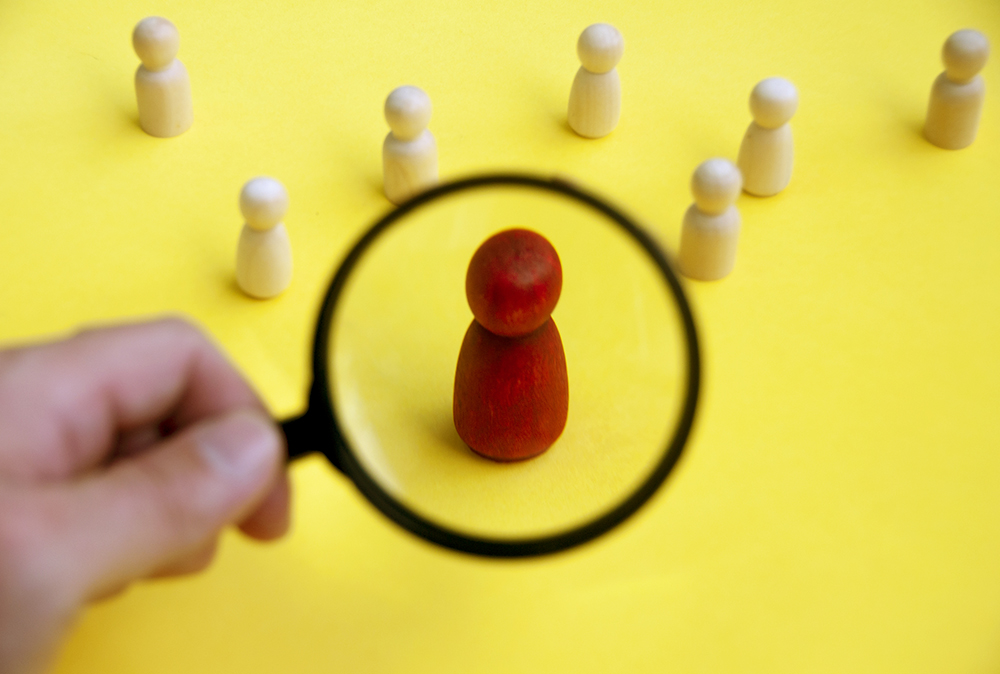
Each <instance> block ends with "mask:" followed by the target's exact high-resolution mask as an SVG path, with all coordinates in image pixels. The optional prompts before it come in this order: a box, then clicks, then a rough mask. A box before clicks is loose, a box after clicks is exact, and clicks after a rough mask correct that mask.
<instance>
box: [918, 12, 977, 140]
mask: <svg viewBox="0 0 1000 674" xmlns="http://www.w3.org/2000/svg"><path fill="white" fill-rule="evenodd" d="M989 55H990V42H989V40H987V39H986V36H985V35H983V34H982V33H980V32H979V31H977V30H971V29H968V28H967V29H965V30H960V31H957V32H955V33H952V35H951V36H950V37H949V38H948V39H947V41H945V43H944V49H942V51H941V60H942V61H944V72H943V73H941V74H940V75H938V77H937V79H936V80H934V86H933V87H932V88H931V100H930V104H929V105H928V107H927V122H926V124H925V125H924V135H925V136H926V137H927V140H929V141H930V142H932V143H934V144H935V145H937V146H938V147H941V148H944V149H945V150H961V149H962V148H963V147H968V146H969V145H972V141H974V140H975V139H976V131H977V130H978V129H979V115H980V113H981V112H982V110H983V98H984V97H985V95H986V83H985V82H983V76H982V75H980V74H979V71H980V70H982V69H983V66H985V65H986V59H987V58H988V57H989Z"/></svg>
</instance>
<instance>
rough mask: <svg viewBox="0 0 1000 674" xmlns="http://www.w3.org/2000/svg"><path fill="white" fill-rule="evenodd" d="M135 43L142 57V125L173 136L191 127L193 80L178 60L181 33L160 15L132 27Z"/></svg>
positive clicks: (138, 84)
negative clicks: (191, 80) (133, 28)
mask: <svg viewBox="0 0 1000 674" xmlns="http://www.w3.org/2000/svg"><path fill="white" fill-rule="evenodd" d="M132 46H133V47H134V48H135V53H136V54H138V55H139V58H140V59H141V60H142V65H141V66H139V69H138V70H136V71H135V97H136V100H137V102H138V104H139V125H140V126H142V130H143V131H145V132H146V133H148V134H149V135H150V136H156V137H158V138H172V137H173V136H179V135H181V134H182V133H184V132H185V131H187V130H188V129H190V128H191V123H192V122H193V121H194V111H193V110H192V106H191V82H190V80H189V79H188V74H187V70H186V69H185V68H184V64H183V63H181V62H180V61H178V60H177V58H176V57H177V48H178V47H179V46H180V34H179V33H178V32H177V28H176V27H175V26H174V24H172V23H170V22H169V21H168V20H166V19H164V18H162V17H159V16H150V17H147V18H145V19H143V20H142V21H140V22H139V23H138V24H137V25H136V27H135V30H134V31H132Z"/></svg>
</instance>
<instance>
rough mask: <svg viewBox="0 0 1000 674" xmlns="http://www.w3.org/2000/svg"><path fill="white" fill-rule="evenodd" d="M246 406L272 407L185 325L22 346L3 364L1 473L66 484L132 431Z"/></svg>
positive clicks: (162, 324) (107, 331)
mask: <svg viewBox="0 0 1000 674" xmlns="http://www.w3.org/2000/svg"><path fill="white" fill-rule="evenodd" d="M246 407H252V408H254V409H258V410H264V407H263V405H262V403H261V402H260V399H259V398H258V397H257V395H256V394H255V393H254V391H253V390H252V389H251V388H250V386H249V385H248V384H247V383H246V381H245V380H244V379H243V377H242V376H240V374H239V373H238V372H237V371H236V370H235V369H234V368H233V366H232V365H231V364H230V363H228V362H227V361H226V359H225V358H224V357H223V355H222V354H221V353H220V352H219V350H218V349H217V348H216V347H215V346H213V345H212V344H211V342H209V341H208V339H207V338H206V337H205V336H204V335H203V334H202V333H201V332H199V331H198V330H197V329H196V328H194V327H193V326H191V325H190V324H188V323H186V322H184V321H181V320H178V319H166V320H159V321H154V322H149V323H141V324H135V325H126V326H119V327H112V328H102V329H98V330H90V331H86V332H82V333H80V334H78V335H76V336H75V337H73V338H71V339H69V340H65V341H63V342H57V343H52V344H45V345H41V346H30V347H24V348H21V349H16V350H13V351H10V352H8V353H6V354H5V356H4V358H3V360H2V361H0V428H3V429H4V434H3V437H2V438H0V471H2V472H3V473H4V474H5V475H7V476H8V478H15V479H17V478H22V479H36V480H44V479H60V478H65V477H67V476H68V475H72V474H75V473H79V472H82V471H85V470H87V469H89V468H92V467H93V466H96V465H98V464H99V463H101V461H103V460H104V458H105V457H106V455H107V453H108V451H109V450H110V449H111V448H113V447H114V446H115V444H116V439H117V438H118V437H119V435H121V434H127V433H128V432H129V431H131V430H132V429H136V428H141V427H143V426H148V425H150V424H153V425H158V424H160V423H161V422H162V421H164V420H165V419H166V420H168V421H169V423H170V425H172V426H173V427H174V428H180V427H183V426H185V425H187V424H190V423H194V422H196V421H198V420H200V419H204V418H208V417H210V416H212V415H216V414H221V413H224V412H228V411H231V410H234V409H239V408H246ZM25 456H31V457H34V460H33V461H30V462H28V461H25V460H24V457H25Z"/></svg>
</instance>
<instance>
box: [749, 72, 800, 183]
mask: <svg viewBox="0 0 1000 674" xmlns="http://www.w3.org/2000/svg"><path fill="white" fill-rule="evenodd" d="M798 105H799V94H798V92H797V91H796V90H795V85H793V84H792V83H791V82H789V81H788V80H786V79H783V78H781V77H769V78H767V79H766V80H762V81H760V82H759V83H758V84H757V86H755V87H754V88H753V91H752V92H751V93H750V113H751V114H752V115H753V121H752V122H750V126H749V128H747V132H746V135H744V136H743V143H742V144H741V145H740V155H739V158H738V159H737V160H736V164H737V166H739V167H740V171H741V172H742V173H743V189H744V190H746V191H747V192H749V193H750V194H753V195H756V196H758V197H770V196H774V195H775V194H777V193H778V192H780V191H781V190H783V189H785V188H786V187H788V183H789V181H790V180H791V179H792V160H793V157H794V145H793V143H792V127H791V125H790V124H789V120H791V118H792V115H794V114H795V110H796V108H798Z"/></svg>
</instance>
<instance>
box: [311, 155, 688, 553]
mask: <svg viewBox="0 0 1000 674" xmlns="http://www.w3.org/2000/svg"><path fill="white" fill-rule="evenodd" d="M491 186H517V187H531V188H537V189H539V190H543V191H547V192H551V193H554V194H558V195H563V196H566V197H569V198H570V199H572V200H575V201H578V202H581V203H583V204H586V205H588V206H590V207H591V208H593V209H595V210H597V211H598V212H600V213H602V214H604V215H605V216H607V217H608V218H609V219H610V220H611V221H613V222H615V223H616V224H617V225H618V226H620V227H621V228H622V229H623V230H624V231H625V232H626V233H627V234H628V235H629V236H631V237H632V238H633V239H634V240H635V241H636V243H638V244H639V245H640V246H641V247H642V249H643V250H644V251H645V252H646V254H647V255H649V257H650V258H651V259H652V260H653V262H654V263H655V264H656V267H657V268H658V269H659V271H660V274H661V275H662V277H663V280H664V281H665V282H666V284H667V287H668V288H669V289H670V292H671V293H672V295H673V297H674V299H675V300H676V302H677V308H678V309H679V311H680V315H681V319H682V321H683V324H684V339H685V343H686V346H687V362H688V371H687V387H686V388H687V390H686V393H685V399H684V407H683V410H682V412H681V415H680V418H679V423H678V425H677V429H676V431H675V433H674V436H673V438H671V440H670V441H669V443H668V445H667V447H666V451H665V452H664V455H663V458H662V459H661V460H660V462H659V464H658V465H657V466H656V468H655V469H654V470H653V471H652V472H651V473H650V475H649V477H648V478H647V479H646V481H645V482H644V483H643V484H642V485H641V486H640V487H639V488H638V489H636V490H635V491H634V492H633V493H632V494H631V495H630V496H629V497H628V498H627V499H625V500H624V501H622V502H621V503H619V504H618V505H617V506H615V507H614V508H612V509H611V510H609V511H608V512H606V513H605V514H603V515H601V516H600V517H598V518H597V519H595V520H592V521H590V522H587V523H586V524H583V525H581V526H579V527H577V528H575V529H570V530H568V531H564V532H560V533H558V534H554V535H549V536H538V537H533V538H487V537H478V536H470V535H468V534H464V533H461V532H459V531H456V530H454V529H449V528H447V527H444V526H441V525H439V524H435V523H434V522H432V521H431V520H428V519H426V518H424V517H422V516H421V515H419V514H417V513H416V512H415V511H413V510H411V509H410V508H408V507H406V506H405V505H403V504H402V503H400V502H399V501H397V500H396V499H395V498H394V497H393V496H392V495H390V494H389V493H387V492H386V491H385V490H383V489H382V487H381V486H380V485H379V484H378V483H377V482H376V481H375V480H373V479H372V477H371V476H370V475H369V474H368V472H367V471H366V470H365V469H364V467H363V466H362V465H361V463H360V462H359V460H358V458H357V456H355V454H354V452H353V451H352V450H351V448H350V445H349V444H348V442H347V439H346V436H345V435H344V433H343V431H342V430H341V427H340V422H339V420H338V419H337V415H336V414H335V413H334V409H335V408H334V401H333V394H332V393H331V390H330V389H331V387H330V383H331V382H332V378H331V367H332V366H331V365H330V361H331V360H332V359H331V358H330V355H331V353H330V350H329V347H330V344H329V339H330V335H331V329H330V328H331V326H332V325H333V319H334V316H335V315H336V312H337V305H338V302H339V300H340V297H341V294H342V293H343V291H344V288H345V286H346V284H347V281H348V279H349V277H350V274H351V272H352V271H353V270H354V267H355V265H357V263H358V261H359V260H360V259H361V257H362V255H364V253H365V252H366V251H367V250H368V248H369V246H371V245H372V243H373V242H374V241H375V240H376V239H377V238H378V237H379V236H380V235H381V234H383V233H384V232H385V231H386V230H387V229H389V228H390V227H391V226H393V225H394V224H396V223H397V222H399V221H400V219H401V218H403V217H404V216H406V215H407V214H408V213H410V212H412V211H414V210H416V209H418V208H420V207H421V206H424V205H425V204H427V203H428V202H431V201H434V200H435V199H439V198H440V197H444V196H447V195H450V194H454V193H455V192H459V191H462V190H470V189H476V188H481V187H491ZM313 372H314V377H315V379H314V380H313V386H312V390H311V392H310V404H309V408H310V409H309V412H308V415H309V416H313V415H316V414H317V413H318V414H320V415H323V416H324V417H325V419H324V420H323V421H326V423H327V424H329V426H328V428H329V431H330V433H331V435H332V439H333V441H334V442H333V444H334V449H335V450H336V452H337V455H336V456H330V455H329V454H328V455H327V456H328V458H329V459H330V460H331V461H332V462H333V464H334V465H335V466H337V467H338V468H339V469H340V470H341V471H343V472H344V473H345V474H346V475H347V476H348V477H349V478H350V479H351V480H352V481H353V482H354V484H355V486H356V487H357V488H358V489H359V490H360V491H361V493H362V494H363V495H364V496H365V498H367V499H368V500H369V501H370V502H371V503H372V504H373V505H374V506H375V507H376V508H378V509H379V510H380V511H382V513H383V514H384V515H386V516H387V517H388V518H389V519H391V520H392V521H394V522H396V523H397V524H399V525H400V526H402V527H403V528H405V529H407V530H408V531H410V532H412V533H414V534H416V535H417V536H420V537H421V538H423V539H425V540H428V541H431V542H433V543H437V544H438V545H441V546H443V547H446V548H450V549H453V550H458V551H460V552H466V553H470V554H473V555H480V556H484V557H530V556H536V555H544V554H550V553H554V552H559V551H562V550H566V549H568V548H572V547H574V546H577V545H580V544H581V543H585V542H587V541H590V540H593V539H594V538H596V537H598V536H600V535H601V534H604V533H606V532H607V531H609V530H610V529H612V528H614V527H615V526H617V525H618V524H620V523H621V522H623V521H624V520H626V519H627V518H628V517H630V516H631V515H632V514H633V513H635V511H637V510H638V509H639V508H640V507H641V506H642V505H643V504H644V503H646V501H648V500H649V499H650V497H651V496H652V495H653V494H654V493H655V492H656V490H657V489H659V487H660V485H662V484H663V482H664V481H665V480H666V479H667V476H668V475H669V474H670V473H671V471H672V470H673V468H674V466H676V465H677V462H678V460H679V459H680V457H681V454H682V453H683V451H684V447H685V444H686V443H687V439H688V436H689V435H690V433H691V427H692V425H693V423H694V418H695V410H696V408H697V405H698V395H699V390H700V386H701V356H700V350H699V347H698V334H697V330H696V328H695V322H694V316H693V315H692V312H691V306H690V304H689V303H688V300H687V297H686V296H685V295H684V291H683V289H682V288H681V283H680V280H679V279H678V278H677V275H676V274H675V273H674V271H673V268H672V267H671V265H670V264H669V262H668V261H667V257H666V254H665V253H664V252H663V250H662V249H661V248H660V247H659V246H658V245H657V244H656V242H655V241H653V239H652V238H651V237H650V236H649V235H648V234H647V233H646V232H645V230H643V229H642V228H641V227H640V226H639V225H637V224H636V223H635V222H633V221H632V220H631V219H630V218H629V217H627V216H626V215H624V214H623V213H621V212H620V211H619V210H617V209H615V208H613V207H612V206H610V205H609V204H607V203H606V202H604V201H603V200H601V199H600V198H598V197H596V196H594V195H593V194H590V193H589V192H586V191H584V190H582V189H580V188H579V187H576V186H574V185H572V184H570V183H569V182H566V181H563V180H559V179H548V178H544V177H539V176H532V175H529V174H522V173H496V174H487V175H479V176H472V177H468V178H464V179H460V180H455V181H452V182H447V183H442V184H439V185H438V186H436V187H434V188H432V189H430V190H427V191H426V192H422V193H420V194H419V195H417V196H415V197H413V198H412V199H410V200H409V201H406V202H405V203H403V204H401V205H400V206H398V207H397V208H395V209H394V210H392V211H390V212H389V213H387V214H386V215H385V216H384V217H383V218H382V219H381V220H379V221H378V222H376V223H375V224H374V225H373V226H372V227H371V228H370V229H369V230H368V231H367V232H366V233H365V234H364V235H363V236H362V237H361V238H360V239H359V240H358V242H357V243H356V244H355V245H354V247H353V248H352V249H351V251H350V252H349V253H348V254H347V257H346V258H344V261H343V262H342V263H341V265H340V268H339V269H338V270H337V273H336V275H335V276H334V277H333V281H332V282H331V283H330V287H329V289H328V290H327V293H326V296H325V298H324V300H323V308H322V310H321V312H320V317H319V322H318V324H317V326H316V338H315V341H314V343H313ZM314 418H315V417H314ZM316 421H317V422H321V420H320V419H317V420H316Z"/></svg>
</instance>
